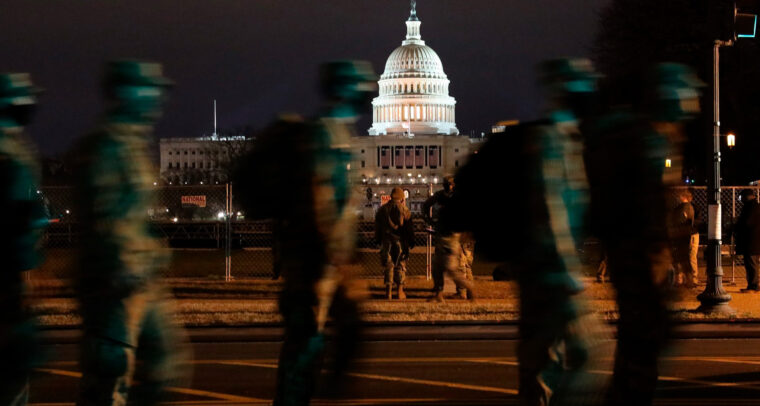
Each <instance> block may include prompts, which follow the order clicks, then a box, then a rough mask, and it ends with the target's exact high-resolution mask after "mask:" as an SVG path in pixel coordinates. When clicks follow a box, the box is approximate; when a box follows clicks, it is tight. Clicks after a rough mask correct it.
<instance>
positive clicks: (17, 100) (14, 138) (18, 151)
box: [0, 73, 47, 406]
mask: <svg viewBox="0 0 760 406" xmlns="http://www.w3.org/2000/svg"><path fill="white" fill-rule="evenodd" d="M37 93H38V90H37V89H36V88H35V87H34V86H33V85H32V82H31V80H30V79H29V75H28V74H26V73H11V74H0V213H2V215H3V216H4V218H3V222H2V223H3V232H2V237H0V257H1V258H2V259H3V267H2V268H3V270H2V272H0V309H2V310H1V311H0V359H1V360H2V363H3V365H2V368H0V404H3V405H11V406H20V405H25V404H26V403H27V398H28V396H29V388H28V384H27V379H28V374H29V372H30V371H31V369H32V367H34V365H35V364H36V361H38V358H39V351H38V348H37V344H38V335H37V326H36V323H35V322H34V320H33V318H32V316H31V315H30V313H29V311H28V309H27V308H26V307H25V306H24V303H23V301H24V294H25V290H26V289H25V286H24V278H23V275H24V274H25V272H28V271H30V270H32V269H34V268H37V267H38V266H39V265H40V264H41V262H42V255H41V253H40V250H39V241H40V237H41V234H42V230H43V227H44V226H45V225H46V224H47V216H46V215H45V211H44V208H43V206H42V203H41V201H40V198H39V195H38V192H37V187H38V186H39V181H40V179H39V176H40V173H39V167H38V164H37V154H36V151H35V148H34V147H33V146H32V144H31V142H30V141H29V140H27V138H26V136H25V135H24V133H23V130H24V126H26V125H27V124H29V120H30V118H31V113H32V112H33V111H34V107H35V104H36V94H37Z"/></svg>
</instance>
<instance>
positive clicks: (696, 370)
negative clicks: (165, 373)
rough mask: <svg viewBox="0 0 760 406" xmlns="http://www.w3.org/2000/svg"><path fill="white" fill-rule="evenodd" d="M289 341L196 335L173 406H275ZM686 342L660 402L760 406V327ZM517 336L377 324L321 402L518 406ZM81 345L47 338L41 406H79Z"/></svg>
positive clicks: (673, 353)
mask: <svg viewBox="0 0 760 406" xmlns="http://www.w3.org/2000/svg"><path fill="white" fill-rule="evenodd" d="M609 331H610V332H611V333H612V332H614V328H612V327H611V328H610V329H609ZM280 334H281V331H280V330H279V329H277V328H276V327H260V328H249V329H195V330H192V331H191V341H192V344H191V345H192V349H193V351H194V353H195V357H194V360H193V361H192V362H191V365H188V368H192V369H193V371H194V373H193V378H192V380H191V381H190V382H188V383H187V384H186V385H183V386H178V387H173V388H171V389H170V391H171V399H170V400H169V401H168V402H167V404H173V405H265V404H269V403H270V399H271V398H272V396H273V391H274V383H275V375H276V368H277V356H278V351H279V347H280V342H279V338H280ZM677 336H678V337H680V338H678V339H676V340H674V341H673V345H672V346H671V348H670V350H669V351H668V352H667V353H666V354H665V356H664V357H663V359H662V369H661V377H660V382H659V387H658V390H657V403H656V404H660V405H690V406H698V405H758V404H760V400H758V399H760V326H759V325H756V324H753V323H739V324H717V323H709V324H690V325H682V326H680V327H679V328H678V330H677ZM516 337H517V335H516V327H515V326H514V325H500V324H493V325H475V324H473V325H462V324H456V325H428V326H403V325H399V326H375V327H372V328H370V329H369V330H368V332H367V334H366V341H365V346H364V351H363V353H362V355H361V358H360V359H359V361H358V362H357V364H356V366H355V368H354V369H353V370H352V371H351V373H350V375H349V379H348V383H349V385H348V387H347V388H346V390H344V391H343V392H341V394H340V395H339V396H335V397H330V396H328V392H329V390H328V389H329V388H321V390H320V391H319V393H318V394H317V397H316V400H315V402H314V403H313V404H315V405H322V404H325V405H431V404H444V405H497V404H498V405H510V404H516V394H517V376H516V373H517V368H516V366H517V362H516V357H515V349H516V343H517V341H516V340H515V338H516ZM610 338H611V337H610ZM610 338H605V339H603V340H601V341H600V342H599V345H598V350H599V351H598V353H599V357H598V360H599V362H598V363H596V364H594V365H592V366H591V368H590V371H589V372H590V374H589V376H592V377H594V380H595V382H596V383H599V384H604V383H605V382H606V380H608V379H609V376H610V374H611V372H610V371H611V365H612V354H613V352H614V340H612V339H610ZM77 340H78V332H77V331H72V330H59V331H48V332H47V334H46V342H47V344H46V348H47V350H48V354H49V356H50V357H49V361H48V362H47V364H46V365H44V367H41V368H39V369H38V370H37V372H36V373H35V374H34V376H33V380H32V384H31V399H30V400H31V404H32V405H35V406H43V405H44V406H63V405H72V404H73V402H74V400H75V397H76V390H77V385H78V383H79V373H78V367H77V363H76V359H77V357H78V355H77V345H76V342H77Z"/></svg>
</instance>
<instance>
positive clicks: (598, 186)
mask: <svg viewBox="0 0 760 406" xmlns="http://www.w3.org/2000/svg"><path fill="white" fill-rule="evenodd" d="M700 85H701V82H700V81H699V79H697V78H696V76H695V75H694V74H693V73H692V72H691V70H690V69H689V68H687V67H685V66H682V65H677V64H661V65H658V66H657V67H656V69H655V71H654V74H653V75H651V76H650V78H649V82H648V83H642V86H641V87H642V88H644V90H643V91H642V95H641V96H640V100H637V104H638V108H637V112H632V111H630V110H626V109H618V110H613V111H610V112H609V113H607V114H605V115H604V116H603V117H601V118H600V119H599V120H598V121H597V124H596V125H595V128H594V130H593V131H592V132H591V133H590V136H589V138H588V144H587V158H588V159H587V166H588V173H589V182H590V185H591V205H592V213H593V216H594V217H593V221H592V224H593V228H594V234H595V235H597V236H598V237H599V238H600V239H601V241H602V244H603V245H604V249H605V250H606V252H607V259H608V262H607V264H608V273H609V275H610V280H611V282H612V284H613V285H614V287H615V290H616V291H617V301H618V309H619V312H620V318H619V324H618V344H617V354H616V357H615V371H614V376H613V382H612V387H611V388H610V392H609V394H608V399H607V402H608V404H610V405H647V404H651V403H652V399H653V396H654V390H655V385H656V383H657V358H658V356H659V354H660V352H661V351H662V349H663V347H664V345H665V343H666V341H667V337H668V334H669V329H670V325H669V321H668V317H667V314H666V307H665V294H664V285H665V280H666V278H667V273H668V270H669V269H670V264H671V256H670V250H669V246H670V241H669V236H668V229H667V203H666V185H667V184H668V183H670V182H671V180H669V179H671V178H673V177H674V176H680V174H678V175H670V174H668V173H667V172H666V170H665V159H666V157H667V156H669V154H673V149H674V145H676V144H674V142H673V141H674V140H676V139H677V137H681V134H678V133H676V131H681V130H680V127H681V126H680V125H679V123H680V122H682V121H683V120H686V119H689V118H691V117H693V115H694V114H695V113H696V112H698V108H699V103H698V97H699V92H698V91H697V87H698V86H700ZM676 147H677V145H676ZM670 159H672V160H676V159H677V160H678V162H680V156H679V157H676V156H674V155H673V158H670Z"/></svg>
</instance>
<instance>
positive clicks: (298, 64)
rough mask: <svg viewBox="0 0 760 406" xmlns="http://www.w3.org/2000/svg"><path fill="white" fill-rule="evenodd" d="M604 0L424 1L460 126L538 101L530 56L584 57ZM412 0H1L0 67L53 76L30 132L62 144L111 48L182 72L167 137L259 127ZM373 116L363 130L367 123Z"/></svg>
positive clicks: (85, 116) (375, 54)
mask: <svg viewBox="0 0 760 406" xmlns="http://www.w3.org/2000/svg"><path fill="white" fill-rule="evenodd" d="M608 1H609V0H419V1H418V14H419V16H420V19H421V20H422V37H423V39H424V40H426V41H427V44H428V45H430V46H431V47H432V48H433V49H434V50H436V52H437V53H438V54H439V56H440V57H441V59H442V60H443V65H444V70H445V71H446V73H447V74H448V76H449V79H451V95H452V96H454V97H455V98H456V99H457V102H458V103H457V124H458V127H459V129H460V131H462V132H463V133H469V132H470V131H471V130H472V131H475V132H480V131H485V130H486V129H488V128H490V125H491V124H492V123H494V122H496V121H498V120H502V119H511V118H519V119H530V118H533V117H535V116H536V115H537V114H538V113H539V112H540V109H541V105H542V101H541V98H540V95H539V93H538V91H537V89H536V86H535V79H534V72H533V68H534V66H535V65H536V63H537V62H539V61H540V60H542V59H546V58H550V57H557V56H577V55H582V56H587V55H588V54H589V48H590V45H591V40H592V37H593V34H594V32H595V29H596V20H597V12H598V10H599V8H600V7H602V6H603V5H605V4H607V3H608ZM408 14H409V2H408V1H406V0H291V1H287V0H129V1H123V0H109V1H93V0H65V1H63V0H60V1H50V0H3V1H2V2H1V3H0V33H2V34H1V35H0V61H2V62H0V71H28V72H31V73H32V75H33V78H34V79H35V81H36V82H37V83H38V84H39V85H41V86H42V87H44V88H46V89H47V93H46V94H45V95H44V96H43V98H42V101H41V107H40V111H39V114H38V115H37V117H36V122H35V124H34V125H33V126H32V127H31V129H30V132H31V134H32V136H33V137H34V139H35V140H37V142H38V143H39V145H40V149H41V150H42V151H43V152H44V153H46V154H56V153H61V152H63V151H65V150H66V148H68V147H69V146H70V145H71V142H72V141H73V140H74V139H76V138H77V137H78V136H80V135H81V134H82V133H84V132H86V131H87V130H88V129H90V128H91V127H92V126H93V123H94V122H95V120H96V118H97V115H98V113H99V111H100V108H101V103H100V93H99V80H100V73H101V68H102V63H103V61H105V60H108V59H113V58H118V57H130V58H143V59H153V60H158V61H161V62H163V63H164V64H165V70H166V73H167V75H168V76H170V77H171V78H173V79H174V80H175V81H176V82H177V87H176V89H175V91H174V92H173V93H172V99H171V101H170V103H169V105H168V106H167V111H166V114H165V116H164V118H163V120H162V122H161V123H160V125H159V126H158V129H157V133H158V135H159V136H161V137H179V136H184V137H192V136H197V135H200V134H201V133H203V132H208V131H210V130H211V128H212V126H213V121H212V100H213V99H214V98H216V99H217V101H218V109H219V126H220V128H224V127H233V126H239V125H245V124H250V125H253V126H255V127H261V126H263V125H265V124H266V123H267V122H268V121H270V120H271V119H272V118H273V116H274V115H275V114H276V113H277V112H280V111H295V112H301V113H304V114H307V115H308V114H311V113H313V112H314V111H315V110H316V109H317V107H318V103H319V98H318V93H317V92H316V86H315V78H316V75H315V72H316V68H317V66H318V65H319V63H320V62H322V61H326V60H330V59H345V58H352V59H367V60H369V61H371V62H372V63H373V65H374V66H375V69H376V70H377V72H378V74H380V73H382V71H383V68H384V66H385V60H386V58H387V57H388V55H389V54H390V53H391V51H393V49H394V48H396V47H397V46H399V45H400V44H401V41H402V40H403V39H404V35H405V33H406V28H405V25H404V21H405V20H406V18H407V17H408ZM368 127H369V121H368V120H367V119H365V120H364V121H363V122H362V123H361V127H360V129H361V130H362V131H366V129H367V128H368Z"/></svg>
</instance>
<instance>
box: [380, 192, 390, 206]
mask: <svg viewBox="0 0 760 406" xmlns="http://www.w3.org/2000/svg"><path fill="white" fill-rule="evenodd" d="M390 201H391V195H380V205H381V206H382V205H384V204H386V203H388V202H390Z"/></svg>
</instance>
